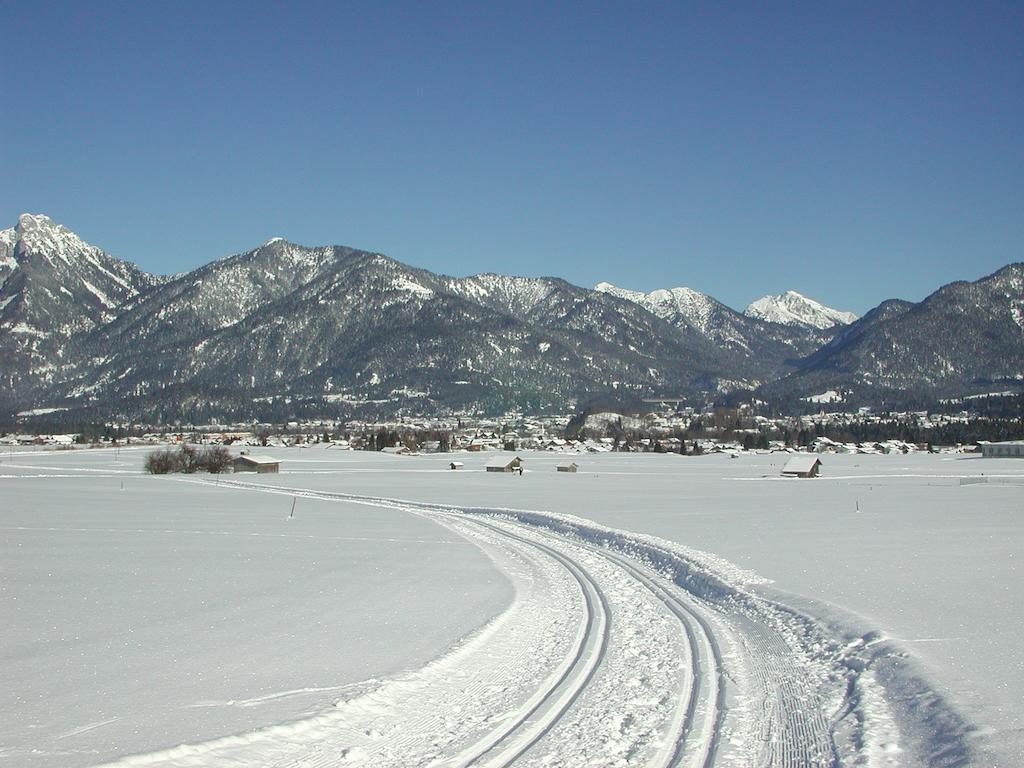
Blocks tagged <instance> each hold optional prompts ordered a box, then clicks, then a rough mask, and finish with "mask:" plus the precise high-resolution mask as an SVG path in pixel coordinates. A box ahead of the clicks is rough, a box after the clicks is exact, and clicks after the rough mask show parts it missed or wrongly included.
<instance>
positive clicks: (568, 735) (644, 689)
mask: <svg viewBox="0 0 1024 768" xmlns="http://www.w3.org/2000/svg"><path fill="white" fill-rule="evenodd" d="M172 480H173V481H176V482H191V483H202V484H207V485H218V486H220V487H222V488H235V489H239V490H249V491H254V492H262V493H277V494H286V495H292V496H303V497H311V498H317V499H323V500H328V501H332V500H333V501H343V502H348V503H357V504H364V505H371V506H380V507H387V508H392V509H399V510H403V511H406V512H408V513H411V514H416V515H421V516H424V517H427V518H429V519H431V520H433V521H435V522H437V523H439V524H441V525H443V526H446V527H448V528H449V529H451V530H452V531H454V532H455V533H457V534H459V535H460V536H463V537H465V538H466V539H468V540H470V541H472V542H473V543H475V544H476V545H477V546H479V547H480V548H481V549H482V551H483V552H484V553H485V554H487V556H488V557H490V558H491V559H492V561H493V562H494V564H495V566H496V567H497V568H498V569H499V570H501V571H502V572H503V573H505V574H506V575H507V576H508V578H509V579H510V580H511V582H512V584H513V586H514V588H515V595H516V596H515V599H514V600H513V602H512V604H511V605H510V606H509V607H508V608H507V609H506V610H505V611H504V612H503V613H502V614H500V615H499V616H498V617H496V618H495V619H494V620H493V621H491V622H490V623H489V624H488V625H486V626H485V627H483V628H482V629H480V630H478V631H477V632H476V633H474V634H472V635H471V636H469V637H468V638H465V639H464V640H463V641H462V642H461V643H460V644H458V645H457V646H456V647H455V648H454V649H452V650H451V651H450V652H449V653H448V654H446V655H445V656H443V657H441V658H440V659H438V660H436V661H434V662H432V663H431V664H428V665H427V666H426V667H424V668H423V669H420V670H415V671H410V672H408V673H405V674H403V675H399V676H397V677H395V678H392V679H390V680H386V681H366V682H364V683H362V684H354V685H350V686H342V687H340V688H339V689H338V690H344V691H346V692H347V691H351V692H352V695H351V697H349V698H343V699H342V700H340V701H337V702H336V704H335V706H334V707H333V708H331V709H330V710H329V711H326V712H323V713H321V714H320V715H318V716H316V717H312V718H307V719H304V720H299V721H297V722H293V723H285V724H282V725H277V726H272V727H268V728H262V729H258V730H256V731H252V732H249V733H245V734H239V735H235V736H228V737H225V738H220V739H215V740H212V741H209V742H205V743H201V744H186V745H181V746H178V747H174V748H172V749H167V750H162V751H159V752H154V753H149V754H143V755H135V756H129V757H125V758H123V759H120V760H117V761H115V762H112V763H108V764H107V765H108V766H117V767H118V768H128V767H129V766H139V767H141V766H146V767H149V766H175V767H176V768H191V767H193V766H203V768H233V767H235V766H257V765H258V766H267V767H268V768H269V767H273V766H276V767H278V768H286V767H288V768H326V767H327V766H359V767H360V768H363V767H373V768H378V767H379V768H384V767H385V766H390V767H395V768H416V767H418V766H419V767H423V768H426V767H428V766H429V767H430V768H468V766H485V767H486V768H504V767H505V766H509V765H513V764H515V765H523V766H531V767H532V766H536V767H537V768H559V767H564V768H569V767H570V766H634V765H637V766H641V765H642V766H649V767H650V768H673V767H675V766H687V767H688V768H710V767H711V766H736V767H739V766H744V767H746V766H773V767H774V766H777V767H778V768H818V767H821V768H826V767H831V766H839V765H858V766H860V765H867V766H888V765H896V764H900V765H911V766H913V765H924V764H926V759H920V760H915V759H914V758H913V756H911V755H909V754H908V753H907V751H906V750H904V749H903V747H902V745H901V744H900V732H901V731H900V728H899V727H898V722H897V721H898V716H897V713H896V712H895V711H894V709H893V707H892V706H891V705H890V702H889V700H888V697H887V695H886V694H887V689H886V685H885V684H883V682H880V679H879V676H877V675H876V674H875V672H874V670H873V669H872V665H873V664H876V662H877V664H878V666H879V667H880V668H884V669H885V670H887V671H888V670H890V669H891V664H890V662H891V660H892V659H893V658H894V657H896V656H898V655H899V654H898V652H897V651H895V650H893V648H892V646H891V643H890V642H887V641H884V640H883V639H882V638H879V637H874V636H864V637H838V636H837V635H836V634H835V632H831V633H830V632H829V631H827V630H826V629H825V628H823V626H822V625H821V624H820V623H819V622H817V621H815V620H814V619H811V618H810V617H807V616H805V615H803V614H800V613H798V612H796V611H794V610H792V609H790V608H788V607H786V606H783V605H781V604H779V603H776V602H773V601H772V600H769V599H767V598H765V597H763V596H761V595H759V594H758V593H757V591H756V585H757V584H759V583H762V582H761V581H759V580H758V579H757V577H756V576H755V575H753V574H750V573H748V572H745V571H742V570H741V569H737V568H735V567H734V566H731V564H729V563H727V562H725V561H723V560H720V559H718V558H716V557H714V556H712V555H709V554H707V553H700V552H696V551H694V550H689V549H687V548H685V547H682V546H680V545H676V544H673V543H672V542H667V541H664V540H660V539H655V538H653V537H647V536H640V535H637V534H629V533H626V532H622V531H614V530H612V529H607V528H604V527H602V526H599V525H597V524H595V523H591V522H589V521H586V520H583V519H581V518H573V517H571V516H567V515H554V514H551V513H545V512H538V511H532V510H511V509H483V508H471V507H457V506H451V505H442V504H429V503H421V502H413V501H406V500H400V499H389V498H385V497H368V496H356V495H352V494H344V493H332V492H323V491H313V490H308V489H302V488H291V487H285V486H277V485H270V484H263V483H256V482H245V481H234V480H221V479H219V480H218V481H217V482H216V483H214V482H212V481H206V480H202V479H199V478H173V479H172ZM887 664H888V666H886V665H887ZM886 679H887V680H889V678H888V677H887V678H886ZM914 682H915V683H916V682H917V681H914ZM889 683H890V685H891V684H892V681H891V680H889ZM323 690H325V691H330V690H333V689H332V688H330V687H325V688H324V689H323ZM281 695H286V694H281ZM214 704H216V703H214ZM915 725H920V723H915ZM956 754H957V755H962V756H963V758H962V760H961V761H960V762H957V761H955V760H954V761H950V762H946V763H944V764H947V765H951V766H954V765H957V766H958V765H964V764H967V762H968V760H969V758H968V756H967V755H966V752H965V751H964V750H963V749H962V748H961V750H960V751H959V752H957V753H956Z"/></svg>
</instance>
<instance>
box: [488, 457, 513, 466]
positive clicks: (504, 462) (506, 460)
mask: <svg viewBox="0 0 1024 768" xmlns="http://www.w3.org/2000/svg"><path fill="white" fill-rule="evenodd" d="M518 458H519V457H518V456H498V457H496V458H493V459H491V460H490V461H488V462H487V463H486V464H485V465H484V466H486V467H507V466H508V465H509V464H512V463H513V462H514V461H515V460H516V459H518Z"/></svg>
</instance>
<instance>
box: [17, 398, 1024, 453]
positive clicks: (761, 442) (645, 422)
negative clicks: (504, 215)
mask: <svg viewBox="0 0 1024 768" xmlns="http://www.w3.org/2000/svg"><path fill="white" fill-rule="evenodd" d="M1022 439H1024V424H1022V420H1021V419H1020V418H994V417H982V416H978V415H977V414H972V413H970V412H968V411H962V412H959V413H951V414H950V413H942V414H935V413H928V412H926V411H915V412H889V413H884V414H875V413H872V412H870V411H869V410H868V409H860V410H858V411H856V412H852V413H841V412H831V413H827V412H822V413H818V414H811V415H803V416H786V417H769V416H763V415H758V414H756V413H754V412H753V410H752V409H746V408H743V407H740V408H716V409H708V410H703V411H698V410H695V409H693V408H687V407H682V408H681V407H672V406H671V405H668V404H667V405H664V406H663V407H661V408H659V409H656V410H652V411H651V412H649V413H645V414H640V415H636V414H621V413H614V412H607V411H606V412H598V413H586V414H576V415H561V416H531V415H527V414H523V413H516V412H510V413H506V414H504V415H503V416H500V417H493V418H484V417H469V416H465V417H437V418H435V417H402V418H397V419H393V420H388V421H381V422H376V421H344V422H339V421H329V420H307V421H288V422H285V423H281V424H270V423H236V424H220V423H217V422H212V423H209V424H201V425H199V424H175V425H173V426H170V427H168V426H161V427H156V426H153V425H143V424H131V423H113V422H112V423H106V424H103V425H100V426H90V427H88V428H85V429H83V430H82V431H80V432H71V433H62V434H36V433H28V432H24V433H22V432H11V433H6V434H3V435H2V436H0V446H11V447H13V446H41V447H50V448H58V449H59V448H66V449H69V448H74V447H86V446H111V445H119V446H120V445H168V444H170V445H174V444H195V445H232V446H238V447H240V448H244V447H247V446H262V447H278V446H280V447H284V446H301V445H316V444H323V445H325V446H327V447H330V448H333V449H337V450H368V451H386V452H389V453H399V454H416V453H448V452H459V451H467V452H482V451H502V450H506V451H525V450H537V451H559V452H564V453H577V454H578V453H597V452H607V451H623V452H635V453H646V452H654V453H675V454H681V455H701V454H707V453H739V452H750V451H760V452H763V451H769V452H771V451H786V452H805V453H909V452H913V451H932V452H937V451H956V452H991V451H985V448H984V446H986V445H993V444H1002V443H1014V442H1017V441H1020V440H1022ZM1007 450H1009V449H1007ZM993 455H995V454H993ZM1005 455H1011V454H1009V453H1007V454H1005Z"/></svg>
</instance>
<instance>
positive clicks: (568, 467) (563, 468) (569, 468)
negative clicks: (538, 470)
mask: <svg viewBox="0 0 1024 768" xmlns="http://www.w3.org/2000/svg"><path fill="white" fill-rule="evenodd" d="M579 468H580V465H579V464H577V463H576V462H575V461H570V462H569V463H567V464H559V465H558V466H557V467H555V471H556V472H575V471H577V470H578V469H579Z"/></svg>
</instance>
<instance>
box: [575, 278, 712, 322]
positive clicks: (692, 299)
mask: <svg viewBox="0 0 1024 768" xmlns="http://www.w3.org/2000/svg"><path fill="white" fill-rule="evenodd" d="M594 290H595V291H598V292H600V293H607V294H610V295H611V296H617V297H618V298H620V299H625V300H626V301H632V302H633V303H635V304H639V305H641V306H642V307H644V308H646V309H647V311H648V312H652V313H653V314H655V315H657V316H658V317H660V318H661V319H662V320H671V319H674V318H678V317H683V318H685V319H686V321H687V322H688V323H689V324H690V325H692V326H694V327H696V328H699V329H700V330H701V331H702V332H705V333H706V332H707V331H708V323H709V319H710V317H711V314H712V312H713V311H714V309H715V307H716V305H717V304H718V302H716V301H715V300H714V299H712V298H711V297H710V296H708V295H706V294H703V293H701V292H700V291H695V290H693V289H692V288H686V287H682V286H680V287H679V288H658V289H655V290H653V291H651V292H650V293H642V292H640V291H630V290H628V289H626V288H619V287H617V286H614V285H612V284H611V283H598V284H597V285H596V286H594Z"/></svg>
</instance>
